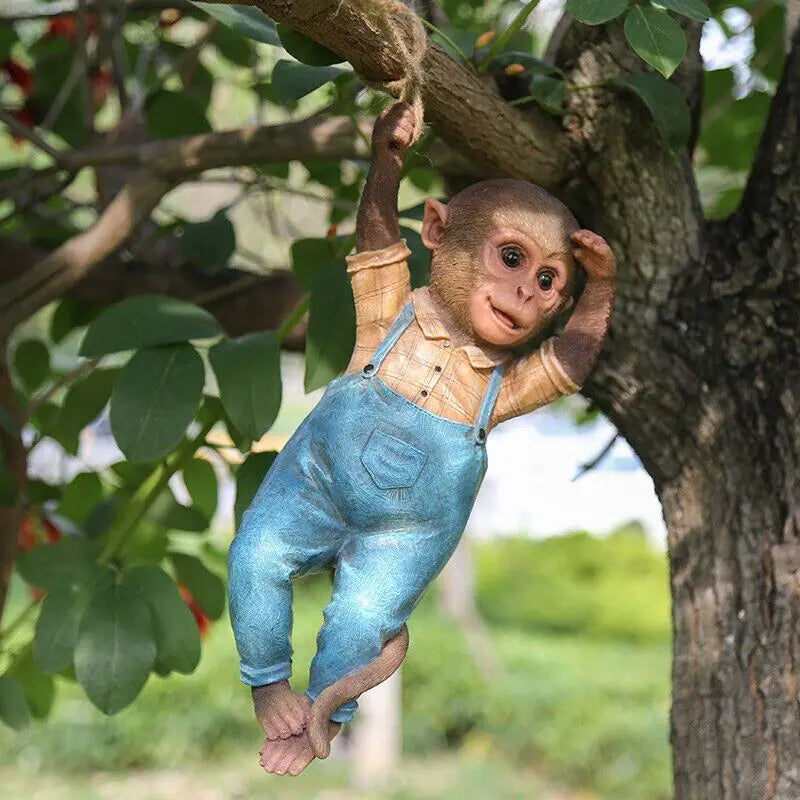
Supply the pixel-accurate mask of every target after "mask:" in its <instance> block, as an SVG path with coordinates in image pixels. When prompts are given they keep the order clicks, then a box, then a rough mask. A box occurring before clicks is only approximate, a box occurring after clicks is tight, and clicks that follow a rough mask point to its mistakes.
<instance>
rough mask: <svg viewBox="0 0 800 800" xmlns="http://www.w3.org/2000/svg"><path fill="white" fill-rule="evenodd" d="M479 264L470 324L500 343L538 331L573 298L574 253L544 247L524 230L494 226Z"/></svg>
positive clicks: (489, 340)
mask: <svg viewBox="0 0 800 800" xmlns="http://www.w3.org/2000/svg"><path fill="white" fill-rule="evenodd" d="M476 266H477V269H476V272H477V274H478V279H477V280H476V281H475V285H474V288H473V291H472V295H471V297H470V301H469V319H470V324H471V327H472V331H473V333H474V334H475V335H476V336H477V337H478V338H479V339H481V340H483V341H484V342H487V343H489V344H491V345H494V346H496V347H513V346H515V345H518V344H521V343H522V342H524V341H527V340H528V339H530V338H531V337H532V336H535V335H536V334H537V333H539V332H540V331H541V330H542V329H543V328H544V327H545V325H547V324H548V323H549V322H550V320H552V319H553V317H554V316H555V315H556V314H557V313H558V312H559V311H561V310H562V309H563V308H564V307H565V305H566V303H567V302H569V300H570V299H571V298H569V295H568V289H569V286H570V285H571V283H572V275H573V270H574V265H573V261H572V255H571V254H570V253H569V251H567V252H563V251H561V250H552V249H551V248H550V247H546V246H545V245H544V243H543V242H540V241H537V240H536V239H535V238H533V237H532V236H530V235H529V234H528V233H526V232H525V231H521V230H517V229H514V228H498V229H495V230H492V231H490V232H489V235H488V236H487V239H486V241H485V242H484V244H483V247H482V248H481V251H480V258H479V263H478V265H476Z"/></svg>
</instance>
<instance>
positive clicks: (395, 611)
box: [229, 103, 616, 775]
mask: <svg viewBox="0 0 800 800" xmlns="http://www.w3.org/2000/svg"><path fill="white" fill-rule="evenodd" d="M415 127H418V126H415V120H414V115H413V109H412V108H411V107H410V106H409V105H407V104H405V103H397V104H395V105H394V106H392V107H390V108H389V109H387V111H386V112H384V114H383V115H381V117H380V118H379V119H378V121H377V122H376V124H375V130H374V134H373V154H372V164H371V169H370V173H369V176H368V179H367V183H366V186H365V189H364V194H363V197H362V201H361V205H360V208H359V214H358V219H357V227H356V234H357V236H356V238H357V242H356V243H357V251H358V252H357V253H356V255H353V256H350V257H349V258H348V259H347V262H348V267H347V269H348V273H349V274H350V277H351V282H352V287H353V295H354V298H355V304H356V322H357V334H356V346H355V350H354V353H353V357H352V361H351V363H350V366H349V368H348V370H347V372H346V374H345V375H343V376H341V377H339V378H337V379H335V380H334V381H332V382H331V383H330V385H329V386H328V388H327V390H326V392H325V394H324V396H323V398H322V399H321V400H320V402H319V404H318V405H317V406H316V407H315V408H314V410H313V411H312V412H311V413H310V414H309V416H308V417H307V418H306V419H305V421H304V422H303V423H302V424H301V425H300V427H299V428H298V430H297V431H296V432H295V434H294V435H293V436H292V437H291V439H290V440H289V442H288V443H287V444H286V446H285V447H284V448H283V450H282V451H281V452H280V454H279V455H278V457H277V459H276V460H275V462H274V464H273V465H272V467H271V469H270V471H269V473H268V474H267V476H266V478H265V479H264V482H263V484H262V485H261V487H260V489H259V491H258V493H257V494H256V496H255V498H254V500H253V502H252V504H251V506H250V508H249V509H248V510H247V512H246V513H245V515H244V517H243V519H242V523H241V526H240V529H239V531H238V533H237V535H236V537H235V539H234V542H233V544H232V546H231V551H230V559H229V570H230V582H229V592H230V611H231V619H232V623H233V629H234V633H235V637H236V644H237V648H238V651H239V655H240V659H241V677H242V680H243V681H244V682H245V683H246V684H248V685H250V686H251V687H253V699H254V705H255V711H256V716H257V719H258V721H259V723H260V724H261V725H262V727H263V728H264V732H265V734H266V741H265V742H264V745H263V746H262V748H261V763H262V765H263V766H264V768H265V769H266V770H267V771H268V772H275V773H279V774H292V775H296V774H298V773H299V772H300V771H302V770H303V769H304V768H305V767H306V766H307V765H308V764H309V763H310V761H311V760H312V759H313V758H314V757H315V756H318V757H324V756H326V755H327V754H328V751H329V742H330V740H331V739H332V738H333V736H335V735H336V733H337V732H338V730H339V728H340V726H341V724H342V723H345V722H348V721H350V720H351V719H352V718H353V714H354V712H355V710H356V700H355V699H356V697H357V696H358V695H359V694H361V693H363V691H365V690H366V689H368V688H370V687H371V686H374V685H376V684H377V683H379V682H380V681H381V680H384V679H385V678H386V677H388V676H389V675H390V674H391V673H392V672H393V671H394V670H395V669H396V668H397V666H399V664H400V662H401V661H402V659H403V658H404V656H405V651H406V646H407V642H408V639H407V632H406V630H405V623H406V621H407V619H408V617H409V615H410V614H411V611H412V609H413V608H414V605H415V604H416V603H417V601H418V600H419V598H420V596H421V594H422V592H423V591H424V590H425V588H426V587H427V586H428V585H429V584H430V583H431V581H432V580H433V579H434V577H435V576H436V575H437V573H438V572H439V571H440V570H441V569H442V567H443V566H444V565H445V563H446V562H447V560H448V558H449V557H450V555H451V554H452V552H453V550H454V548H455V547H456V545H457V543H458V541H459V538H460V537H461V535H462V533H463V531H464V527H465V525H466V522H467V518H468V516H469V514H470V511H471V509H472V506H473V503H474V500H475V496H476V494H477V492H478V488H479V487H480V484H481V480H482V478H483V475H484V472H485V470H486V449H485V442H486V437H487V434H488V433H489V431H490V430H491V429H492V428H493V427H494V426H495V425H496V424H497V423H498V422H501V421H503V420H505V419H509V418H511V417H515V416H518V415H520V414H524V413H527V412H528V411H532V410H534V409H536V408H539V407H541V406H543V405H546V404H547V403H550V402H551V401H553V400H555V399H556V398H558V397H560V396H562V395H565V394H570V393H572V392H575V391H577V390H578V388H579V387H580V385H581V384H582V382H583V381H584V380H585V379H586V377H587V376H588V373H589V371H590V370H591V368H592V366H593V364H594V362H595V360H596V358H597V355H598V353H599V351H600V348H601V346H602V342H603V338H604V336H605V334H606V330H607V328H608V322H609V318H610V314H611V308H612V304H613V299H614V292H615V286H616V280H615V265H614V257H613V255H612V252H611V250H610V248H609V247H608V245H607V244H606V242H605V241H604V240H603V239H602V238H601V237H600V236H598V235H597V234H594V233H592V232H590V231H586V230H581V229H580V227H579V225H578V223H577V222H576V220H575V218H574V217H573V216H572V214H571V213H570V212H569V210H568V209H567V208H566V206H564V205H563V204H562V203H561V202H560V201H558V200H556V199H555V198H554V197H552V196H551V195H550V194H548V193H547V192H545V191H544V190H543V189H541V188H539V187H537V186H534V185H533V184H529V183H525V182H522V181H514V180H493V181H486V182H483V183H478V184H476V185H474V186H471V187H469V188H467V189H465V190H464V191H462V192H461V193H459V194H458V195H456V196H455V197H454V198H452V200H451V201H450V203H448V204H447V205H445V204H443V203H440V202H438V201H436V200H430V199H429V200H428V201H426V204H425V214H424V220H423V229H422V239H423V242H424V243H425V245H426V246H427V247H428V248H429V249H430V250H431V253H432V257H431V281H430V286H427V287H423V288H420V289H416V290H414V291H411V287H410V282H409V271H408V266H407V262H406V259H407V258H408V256H409V250H408V248H407V247H406V245H405V243H404V242H403V241H402V240H401V239H400V230H399V227H398V223H397V192H398V187H399V182H400V178H401V172H402V165H403V157H404V154H405V152H406V150H407V149H408V147H409V146H410V145H411V143H412V138H413V135H414V130H415ZM578 265H580V267H582V269H583V271H584V272H585V275H586V282H585V286H583V287H582V291H580V299H579V300H578V302H577V304H576V305H575V308H574V310H573V312H572V315H571V317H570V319H569V321H568V322H567V323H566V325H565V327H564V330H563V332H562V334H561V335H560V336H551V337H550V338H546V339H545V340H544V342H543V343H542V344H541V346H539V347H537V348H534V347H532V345H531V340H533V339H535V338H537V337H538V338H541V336H542V335H543V334H546V333H547V331H548V329H549V328H550V327H551V326H552V325H553V323H554V321H555V319H556V317H557V315H559V314H561V313H562V312H564V311H565V310H566V309H569V308H570V307H571V306H572V305H573V304H574V301H575V296H576V294H577V293H578V292H579V286H580V283H581V282H580V281H579V280H578V277H579V272H580V268H579V266H578ZM331 566H333V567H334V568H335V579H334V586H333V594H332V599H331V602H330V604H329V605H328V606H327V608H326V609H325V611H324V621H323V625H322V629H321V630H320V633H319V637H318V640H317V652H316V655H315V656H314V659H313V661H312V664H311V672H310V682H309V688H308V691H307V693H306V694H305V695H304V696H301V695H298V694H295V693H294V692H293V691H292V690H291V688H290V686H289V683H288V679H289V677H290V673H291V646H290V632H291V622H292V586H291V579H292V578H293V577H295V576H298V575H303V574H306V573H309V572H313V571H319V570H323V569H326V568H329V567H331ZM312 704H313V705H312Z"/></svg>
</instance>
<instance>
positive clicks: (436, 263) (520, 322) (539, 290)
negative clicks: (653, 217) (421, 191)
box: [422, 180, 580, 347]
mask: <svg viewBox="0 0 800 800" xmlns="http://www.w3.org/2000/svg"><path fill="white" fill-rule="evenodd" d="M579 228H580V226H579V225H578V223H577V221H576V219H575V217H573V216H572V214H571V213H570V211H569V209H568V208H567V207H566V206H565V205H564V204H563V203H561V202H560V201H559V200H557V199H556V198H555V197H553V196H552V195H550V194H549V193H548V192H546V191H545V190H544V189H541V188H540V187H538V186H535V185H534V184H532V183H527V182H525V181H518V180H490V181H483V182H482V183H476V184H474V185H473V186H469V187H468V188H466V189H464V190H463V191H462V192H459V193H458V194H457V195H456V196H455V197H453V198H452V199H451V200H450V202H449V203H448V204H447V205H445V204H444V203H440V202H439V201H438V200H433V199H430V198H429V199H428V200H426V201H425V214H424V217H423V222H422V241H423V243H424V244H425V246H426V247H427V248H428V249H430V250H431V281H430V284H431V289H432V290H433V292H434V294H435V297H436V300H437V301H438V302H439V303H441V304H442V305H444V306H445V307H446V308H447V310H448V311H449V313H450V315H451V317H452V319H453V321H454V323H455V324H456V325H458V326H459V328H461V329H462V330H463V331H464V332H466V333H468V334H469V335H470V336H471V337H472V338H474V339H477V340H478V341H481V342H483V343H486V344H489V345H491V346H494V347H515V346H517V345H520V344H522V343H523V342H526V341H527V340H529V339H531V338H532V337H534V336H536V335H537V334H538V333H540V332H541V331H542V330H543V329H544V328H545V327H546V326H547V325H548V324H549V323H550V322H552V321H553V318H554V317H555V316H556V315H557V314H559V313H560V312H561V311H564V310H565V309H567V308H569V307H570V306H571V305H572V303H573V295H574V292H575V286H576V283H577V274H578V270H579V267H578V266H577V265H576V261H575V258H574V256H573V249H574V247H575V245H574V243H573V242H572V240H571V236H572V234H573V233H575V232H576V231H577V230H579Z"/></svg>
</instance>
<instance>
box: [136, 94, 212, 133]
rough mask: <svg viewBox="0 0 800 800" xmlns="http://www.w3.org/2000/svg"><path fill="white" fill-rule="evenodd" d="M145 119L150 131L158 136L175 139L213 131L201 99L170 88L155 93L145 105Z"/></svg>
mask: <svg viewBox="0 0 800 800" xmlns="http://www.w3.org/2000/svg"><path fill="white" fill-rule="evenodd" d="M145 121H146V122H147V127H148V129H149V130H150V133H152V134H153V136H155V137H156V138H158V139H174V138H175V137H178V136H190V135H192V134H195V133H208V132H209V131H210V130H211V125H209V124H208V119H207V118H206V114H205V110H204V107H203V105H202V103H201V102H200V101H198V100H197V99H196V98H195V97H194V96H193V95H191V94H188V93H187V92H170V91H167V90H166V89H161V90H159V91H158V92H155V93H154V94H153V95H151V97H150V99H149V100H148V101H147V103H146V104H145Z"/></svg>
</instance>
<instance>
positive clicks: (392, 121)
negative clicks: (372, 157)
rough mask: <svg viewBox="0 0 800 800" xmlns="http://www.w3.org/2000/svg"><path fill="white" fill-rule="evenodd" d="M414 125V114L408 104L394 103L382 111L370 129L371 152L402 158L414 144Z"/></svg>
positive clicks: (415, 123)
mask: <svg viewBox="0 0 800 800" xmlns="http://www.w3.org/2000/svg"><path fill="white" fill-rule="evenodd" d="M416 125H417V119H416V112H415V111H414V108H413V106H412V105H411V104H410V103H404V102H400V103H394V105H391V106H389V107H388V108H387V109H384V111H383V112H382V113H381V115H380V116H379V117H378V119H377V120H376V121H375V127H374V128H373V129H372V149H373V152H374V153H375V154H376V155H378V154H381V155H385V154H386V153H391V154H392V155H395V156H400V157H402V156H403V155H404V154H405V152H406V150H408V148H409V147H411V145H412V144H413V143H414V137H415V131H416Z"/></svg>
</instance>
